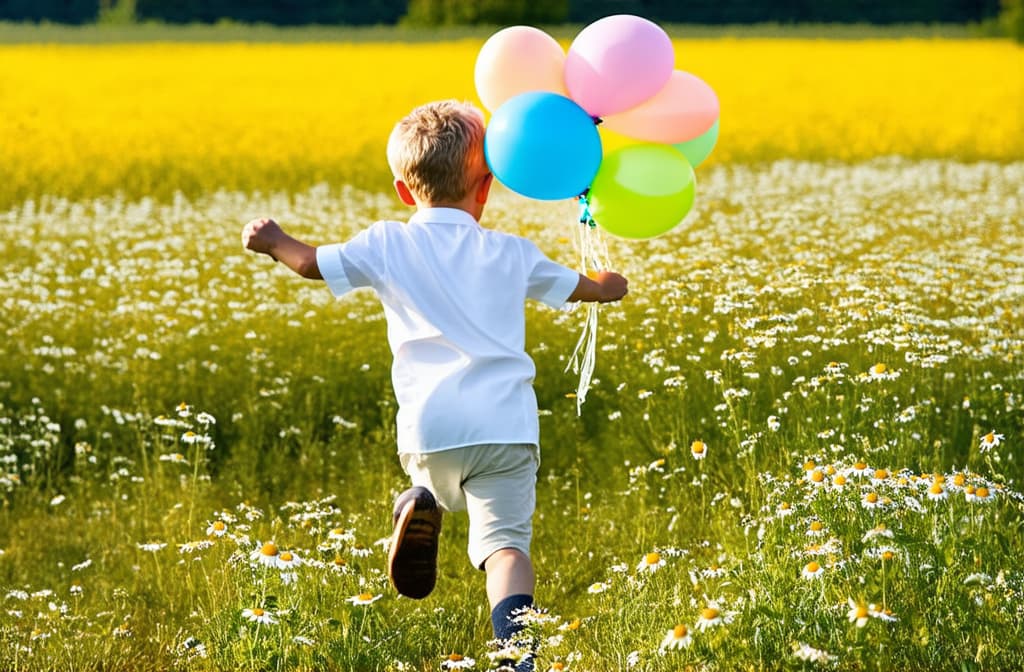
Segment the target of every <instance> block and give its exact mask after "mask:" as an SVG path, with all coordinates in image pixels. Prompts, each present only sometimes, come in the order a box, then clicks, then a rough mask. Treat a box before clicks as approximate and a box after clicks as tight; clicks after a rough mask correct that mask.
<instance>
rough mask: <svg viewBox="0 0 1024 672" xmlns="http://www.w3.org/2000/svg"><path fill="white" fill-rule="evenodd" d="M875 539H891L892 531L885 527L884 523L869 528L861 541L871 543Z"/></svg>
mask: <svg viewBox="0 0 1024 672" xmlns="http://www.w3.org/2000/svg"><path fill="white" fill-rule="evenodd" d="M875 537H885V538H886V539H892V530H890V529H889V528H887V527H886V526H885V523H879V524H878V525H876V526H875V527H873V528H871V529H870V530H868V531H867V532H865V533H864V537H863V538H862V539H861V541H864V542H867V541H871V540H872V539H874V538H875Z"/></svg>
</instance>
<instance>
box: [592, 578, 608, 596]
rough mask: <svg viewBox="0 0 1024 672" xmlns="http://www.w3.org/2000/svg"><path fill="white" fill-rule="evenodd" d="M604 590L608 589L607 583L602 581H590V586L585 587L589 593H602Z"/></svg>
mask: <svg viewBox="0 0 1024 672" xmlns="http://www.w3.org/2000/svg"><path fill="white" fill-rule="evenodd" d="M606 590H608V584H607V583H605V582H603V581H598V582H597V583H592V584H590V587H589V588H587V592H588V593H590V594H591V595H597V594H598V593H603V592H604V591H606Z"/></svg>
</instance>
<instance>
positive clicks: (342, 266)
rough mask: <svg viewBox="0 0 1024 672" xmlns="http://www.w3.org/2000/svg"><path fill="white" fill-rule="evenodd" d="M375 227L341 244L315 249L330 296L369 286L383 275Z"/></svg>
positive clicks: (382, 261) (318, 264) (377, 232)
mask: <svg viewBox="0 0 1024 672" xmlns="http://www.w3.org/2000/svg"><path fill="white" fill-rule="evenodd" d="M379 229H380V227H379V226H378V224H375V225H374V226H371V227H370V228H368V229H364V230H363V231H360V232H359V233H358V234H356V236H355V237H354V238H352V239H351V240H348V241H347V242H344V243H334V244H331V245H321V246H320V247H318V248H316V264H317V267H318V268H319V269H320V275H321V276H323V279H324V281H325V282H326V283H327V287H328V289H330V290H331V293H332V294H333V295H334V296H338V297H340V296H342V295H344V294H346V293H347V292H349V291H351V290H353V289H357V288H359V287H372V286H374V284H375V282H376V281H377V280H379V279H380V278H381V277H383V274H384V255H383V251H382V249H381V244H380V238H381V236H380V233H381V232H380V230H379Z"/></svg>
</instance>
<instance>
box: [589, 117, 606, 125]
mask: <svg viewBox="0 0 1024 672" xmlns="http://www.w3.org/2000/svg"><path fill="white" fill-rule="evenodd" d="M591 119H593V120H594V126H600V125H601V124H602V123H604V119H602V118H601V117H591Z"/></svg>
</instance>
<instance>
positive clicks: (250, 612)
mask: <svg viewBox="0 0 1024 672" xmlns="http://www.w3.org/2000/svg"><path fill="white" fill-rule="evenodd" d="M242 618H245V619H247V620H249V621H252V622H253V623H261V624H263V625H273V624H275V623H277V621H276V620H274V615H273V614H271V613H270V612H269V611H266V610H265V609H261V608H259V607H254V608H252V609H242Z"/></svg>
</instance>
